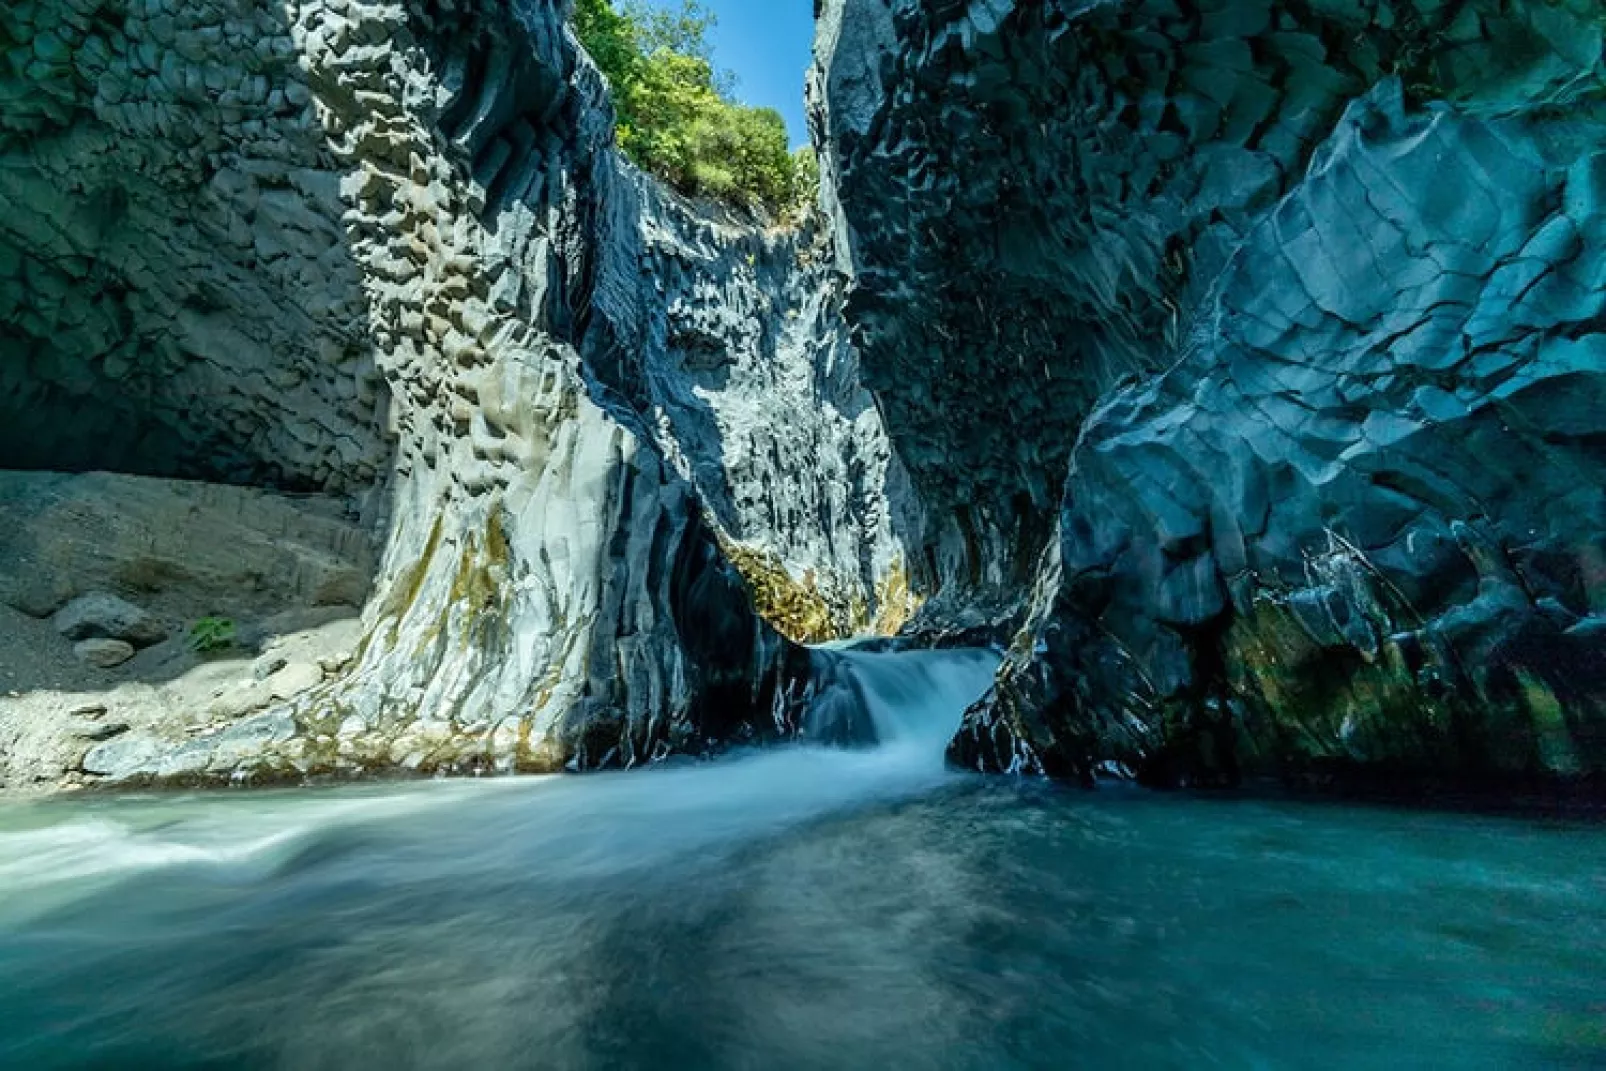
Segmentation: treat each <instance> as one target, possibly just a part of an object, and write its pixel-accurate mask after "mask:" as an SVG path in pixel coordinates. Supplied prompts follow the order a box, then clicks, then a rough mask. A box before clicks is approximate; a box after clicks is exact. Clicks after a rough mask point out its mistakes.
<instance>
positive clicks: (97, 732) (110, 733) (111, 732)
mask: <svg viewBox="0 0 1606 1071" xmlns="http://www.w3.org/2000/svg"><path fill="white" fill-rule="evenodd" d="M128 729H129V725H128V723H127V722H126V721H88V722H79V723H78V724H76V725H74V726H72V734H73V735H74V736H76V737H77V738H78V739H80V740H89V741H92V742H94V743H97V744H98V743H100V742H101V741H104V740H110V739H111V738H112V737H114V736H122V735H123V734H124V733H126V732H128Z"/></svg>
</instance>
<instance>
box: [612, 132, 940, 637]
mask: <svg viewBox="0 0 1606 1071" xmlns="http://www.w3.org/2000/svg"><path fill="white" fill-rule="evenodd" d="M599 181H605V182H606V183H607V188H608V194H607V195H606V197H605V200H606V203H607V204H608V206H609V208H610V211H609V213H608V215H607V217H606V219H605V220H604V221H603V232H602V234H601V236H600V237H599V240H598V242H597V243H596V244H595V246H594V248H595V249H596V250H597V251H598V253H597V263H596V269H595V270H596V276H597V281H596V285H595V287H594V299H593V301H592V304H591V307H590V309H589V310H588V318H587V324H586V328H587V330H586V334H585V336H584V348H585V351H586V353H587V357H588V360H587V364H588V367H589V368H591V369H593V370H594V371H595V372H596V374H597V375H598V376H599V377H600V378H601V379H602V380H603V382H604V383H605V385H606V386H607V388H608V392H609V394H610V396H613V397H617V398H619V399H621V400H622V401H623V402H624V403H625V404H627V405H628V406H629V407H630V409H631V410H632V411H633V412H635V413H639V414H641V417H642V419H643V421H644V422H645V423H646V424H647V425H648V427H649V428H650V429H651V432H652V434H653V437H654V439H655V440H656V441H657V442H658V444H659V446H660V448H661V449H662V451H663V453H664V455H665V456H666V457H667V458H668V459H669V460H670V462H671V463H672V464H673V465H674V466H675V468H676V470H677V471H678V472H679V473H680V475H681V476H683V477H684V478H685V479H686V480H688V481H689V482H690V483H691V484H692V485H693V486H695V487H696V489H697V492H698V496H699V498H700V499H701V501H702V503H703V505H704V507H705V509H706V511H707V514H708V516H709V519H710V521H711V522H712V523H713V524H714V526H715V527H716V528H717V530H718V531H719V532H720V534H721V537H722V538H724V539H725V540H727V541H728V542H729V543H730V544H733V545H732V546H731V547H730V549H731V551H732V553H733V557H734V559H735V561H736V562H737V564H738V565H739V567H741V568H742V569H743V571H744V573H747V574H748V578H749V581H750V583H752V584H753V586H754V587H755V592H756V594H758V596H759V599H760V608H761V609H765V610H766V613H767V616H770V619H771V620H772V621H775V622H776V623H777V624H778V625H779V626H780V627H781V628H782V629H783V630H787V631H788V633H789V634H790V635H793V636H794V638H797V639H808V640H820V639H828V638H836V637H842V636H847V635H852V634H855V633H862V632H864V631H866V630H868V629H871V628H872V627H873V628H874V630H875V631H878V632H882V633H888V632H893V631H896V630H897V628H898V626H899V625H901V624H902V622H903V621H904V620H905V619H906V618H907V617H908V616H909V613H910V612H911V610H912V609H913V598H912V596H911V594H910V592H909V589H908V583H907V578H906V564H905V562H906V558H905V554H906V552H905V545H906V541H908V540H912V539H913V538H914V537H915V536H917V534H918V528H919V522H918V519H917V516H916V511H917V509H918V507H917V505H916V503H915V502H914V499H913V498H912V496H911V495H910V494H909V493H908V490H907V479H906V477H905V476H904V474H903V471H902V467H901V465H900V464H899V462H898V460H897V458H896V457H895V456H894V455H893V454H892V451H891V449H890V446H889V444H888V442H887V437H886V433H885V431H884V429H883V426H882V422H881V416H880V413H879V412H878V410H877V409H876V407H875V402H874V400H873V398H872V397H871V396H870V394H869V393H868V392H867V391H866V390H865V389H864V387H863V386H862V385H861V383H860V370H859V365H858V355H857V352H856V351H855V350H854V348H853V347H852V346H851V345H850V344H849V343H848V340H847V337H846V335H847V332H846V328H845V323H844V321H843V319H842V315H841V304H842V289H843V279H842V277H841V276H840V275H839V274H838V273H837V272H836V271H835V269H834V266H833V265H832V263H831V262H830V260H829V257H828V256H827V254H826V250H825V248H824V243H823V241H822V237H823V236H822V235H821V234H820V232H819V229H818V227H817V226H812V225H811V226H810V227H808V228H806V229H804V230H802V231H799V230H794V229H776V230H767V231H766V230H759V229H755V228H754V227H752V226H751V224H738V223H736V222H735V221H733V220H730V219H722V218H721V216H720V214H719V213H717V212H713V213H711V212H709V211H708V210H707V209H706V208H704V209H701V210H694V209H693V208H692V207H691V206H689V205H688V204H686V203H685V202H684V201H683V200H681V199H680V198H678V197H676V196H675V195H674V194H672V193H670V192H669V191H667V190H665V189H664V188H663V187H661V186H660V185H659V184H658V183H656V182H653V181H651V180H648V179H644V178H643V177H642V176H641V175H640V174H639V173H637V172H635V171H634V170H633V169H630V168H626V167H623V166H621V165H618V164H617V162H615V163H614V169H613V171H612V173H611V174H609V175H607V176H599ZM770 589H779V590H775V591H771V594H772V595H775V596H779V597H780V599H781V600H785V599H786V598H787V597H788V596H790V598H791V599H792V601H793V605H791V606H782V607H780V612H779V613H777V614H773V615H772V614H769V613H768V608H767V607H766V606H765V593H766V591H769V590H770ZM788 611H790V612H788Z"/></svg>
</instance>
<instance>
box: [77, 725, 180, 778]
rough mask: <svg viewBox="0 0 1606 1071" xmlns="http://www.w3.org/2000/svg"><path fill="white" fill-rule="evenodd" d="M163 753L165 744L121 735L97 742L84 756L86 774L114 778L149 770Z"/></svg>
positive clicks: (140, 737)
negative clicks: (113, 738)
mask: <svg viewBox="0 0 1606 1071" xmlns="http://www.w3.org/2000/svg"><path fill="white" fill-rule="evenodd" d="M161 754H162V745H161V744H160V743H158V742H157V741H155V740H153V739H151V738H150V737H148V736H137V735H136V736H121V737H118V738H117V739H116V740H111V741H108V742H107V743H104V744H98V745H96V746H95V747H93V748H91V749H90V750H89V754H87V755H85V756H84V762H83V769H84V772H85V773H87V774H94V775H96V776H98V777H109V778H112V779H113V780H118V779H122V778H128V777H134V776H136V775H138V774H142V773H150V772H153V771H154V769H155V765H156V763H157V761H158V760H159V758H160V757H161Z"/></svg>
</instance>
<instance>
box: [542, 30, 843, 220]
mask: <svg viewBox="0 0 1606 1071" xmlns="http://www.w3.org/2000/svg"><path fill="white" fill-rule="evenodd" d="M713 24H714V16H713V15H712V14H711V13H710V12H709V11H708V10H707V9H706V8H704V7H703V6H702V5H701V4H700V3H698V2H697V0H683V3H682V6H681V7H680V8H679V9H677V10H670V11H665V10H657V9H650V8H646V7H644V6H642V5H641V4H640V3H639V2H636V3H631V4H628V5H627V6H625V7H624V8H623V9H620V8H617V7H615V6H614V4H613V0H576V4H575V9H574V27H575V32H576V34H577V36H578V37H579V38H580V42H581V44H583V45H584V46H585V48H586V51H587V52H589V53H590V54H591V58H592V59H593V60H594V61H595V62H596V64H597V66H598V67H599V68H601V70H602V73H603V74H605V75H606V76H607V77H608V82H609V84H610V85H611V86H612V87H613V96H614V109H615V111H616V113H617V116H618V139H619V147H620V149H621V150H623V152H624V153H625V155H626V156H628V157H630V159H632V160H634V161H635V162H636V163H637V164H638V165H639V166H641V167H642V168H644V169H646V170H647V171H650V172H652V173H653V174H655V175H657V176H659V177H660V178H662V179H664V180H665V181H666V182H668V183H669V184H670V185H671V186H673V187H675V188H676V189H678V190H680V191H681V192H682V193H686V194H690V195H694V196H703V197H712V198H716V199H718V200H722V201H726V202H728V203H732V204H738V205H744V206H746V207H749V208H756V207H760V206H762V207H763V208H764V209H766V210H767V211H769V212H770V213H772V214H774V215H784V214H789V213H791V212H792V211H794V210H795V209H796V208H797V207H798V206H799V204H801V203H804V202H802V200H801V199H800V197H799V194H798V185H799V182H800V181H806V179H802V178H800V176H799V173H798V169H799V160H798V159H797V158H794V156H793V155H792V154H791V152H790V151H789V149H788V144H787V137H786V123H785V121H784V120H783V119H782V118H781V116H780V113H778V112H776V111H775V110H774V109H772V108H749V107H745V106H743V105H741V104H738V103H736V102H735V101H733V100H732V99H731V88H732V81H731V79H730V78H729V76H728V75H724V74H721V73H720V72H719V71H718V70H717V69H716V68H715V66H714V63H713V50H712V48H711V47H710V45H709V42H708V32H709V30H710V28H711V27H712V26H713ZM817 186H818V169H817V168H816V169H815V172H814V179H813V182H812V187H811V191H810V195H809V196H810V199H812V188H813V187H817Z"/></svg>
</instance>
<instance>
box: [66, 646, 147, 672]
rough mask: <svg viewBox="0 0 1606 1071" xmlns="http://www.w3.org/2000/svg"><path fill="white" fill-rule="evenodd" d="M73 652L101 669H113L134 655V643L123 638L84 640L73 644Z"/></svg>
mask: <svg viewBox="0 0 1606 1071" xmlns="http://www.w3.org/2000/svg"><path fill="white" fill-rule="evenodd" d="M72 652H73V654H75V655H77V656H78V657H79V659H81V660H82V661H85V662H88V663H89V664H90V665H92V666H99V667H100V668H101V669H112V668H113V667H115V666H120V665H122V664H123V663H124V662H127V661H128V660H129V659H130V658H133V657H134V645H133V644H131V643H124V642H123V641H122V640H83V641H81V642H79V643H77V644H74V645H73V649H72Z"/></svg>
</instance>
